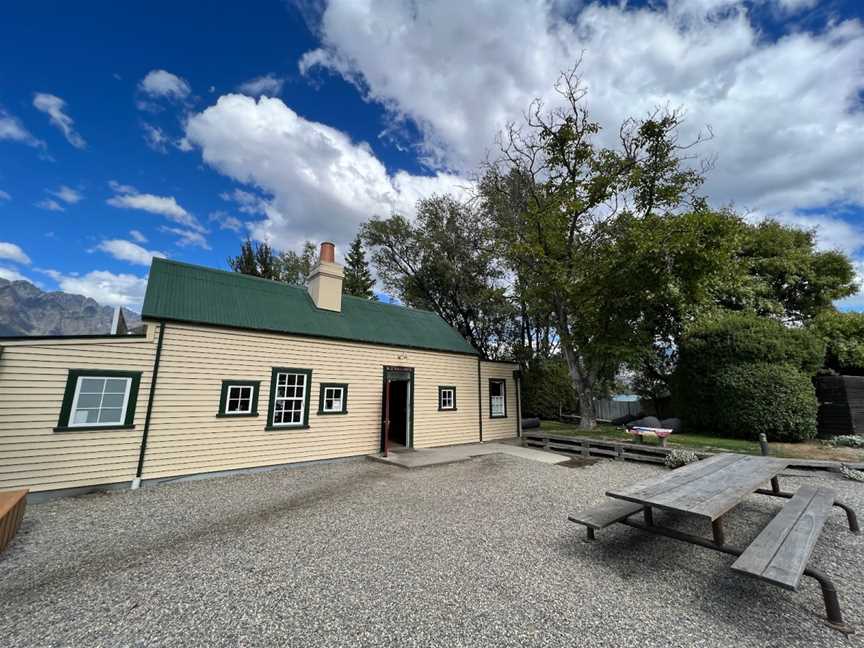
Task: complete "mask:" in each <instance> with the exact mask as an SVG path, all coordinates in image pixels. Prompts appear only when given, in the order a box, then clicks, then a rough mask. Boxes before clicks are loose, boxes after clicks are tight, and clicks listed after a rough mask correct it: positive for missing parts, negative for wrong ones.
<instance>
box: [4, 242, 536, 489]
mask: <svg viewBox="0 0 864 648" xmlns="http://www.w3.org/2000/svg"><path fill="white" fill-rule="evenodd" d="M321 259H322V260H321V262H320V263H319V265H318V266H317V267H316V268H315V270H314V271H313V273H312V275H311V277H310V281H309V285H308V288H307V289H305V290H304V289H303V288H298V287H294V286H288V285H285V284H281V283H277V282H273V281H267V280H264V279H258V278H255V277H249V276H245V275H241V274H236V273H232V272H224V271H220V270H213V269H210V268H204V267H200V266H192V265H187V264H183V263H178V262H174V261H167V260H162V259H154V261H153V265H152V267H151V269H150V276H149V281H148V286H147V294H146V297H145V300H144V307H143V312H142V318H143V320H144V322H145V323H146V330H145V332H144V333H141V334H136V335H113V336H75V337H56V338H55V337H51V338H23V339H22V338H0V490H2V489H6V488H17V487H27V488H30V489H31V490H32V491H60V492H68V491H69V489H75V490H77V489H88V488H93V487H105V486H108V485H123V484H131V485H133V486H137V485H138V484H140V483H141V482H142V481H144V482H146V481H147V480H155V479H162V478H171V477H178V476H187V475H198V474H202V473H215V472H221V471H228V470H238V469H248V468H254V467H263V466H275V465H280V464H287V463H294V462H302V461H311V460H320V459H334V458H340V457H351V456H357V455H368V454H375V453H380V452H382V451H383V450H384V449H385V446H386V447H389V448H391V449H398V448H400V447H403V446H404V447H407V448H425V447H432V446H442V445H450V444H458V443H472V442H478V441H488V440H492V439H504V438H509V437H515V436H517V435H518V434H519V384H518V371H517V369H518V367H517V365H515V364H512V363H504V362H490V361H486V360H483V359H481V358H480V357H479V355H478V353H477V351H476V350H475V349H474V348H473V347H472V346H471V345H469V344H468V343H467V342H466V341H465V340H464V339H463V338H462V337H461V335H460V334H459V333H458V332H456V331H455V330H454V329H453V328H451V327H450V326H449V325H448V324H446V323H445V322H444V320H442V319H441V318H440V317H439V316H438V315H436V314H434V313H431V312H427V311H420V310H413V309H409V308H404V307H401V306H395V305H389V304H382V303H378V302H372V301H369V300H365V299H360V298H356V297H350V296H347V295H342V268H341V266H339V265H337V264H336V263H335V262H334V260H333V246H332V244H329V243H325V244H323V245H322V249H321Z"/></svg>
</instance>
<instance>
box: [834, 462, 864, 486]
mask: <svg viewBox="0 0 864 648" xmlns="http://www.w3.org/2000/svg"><path fill="white" fill-rule="evenodd" d="M840 474H841V475H843V476H844V477H845V478H846V479H851V480H852V481H857V482H864V472H862V471H860V470H854V469H852V468H850V467H849V466H845V465H844V466H840Z"/></svg>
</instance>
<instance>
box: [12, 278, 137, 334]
mask: <svg viewBox="0 0 864 648" xmlns="http://www.w3.org/2000/svg"><path fill="white" fill-rule="evenodd" d="M123 315H124V317H125V318H126V324H127V325H128V326H129V328H132V327H134V326H137V325H138V324H140V323H141V316H140V315H139V314H138V313H135V312H133V311H130V310H128V309H126V308H124V309H123ZM113 318H114V308H113V307H111V306H102V305H100V304H99V303H97V302H96V301H95V300H93V299H90V298H89V297H84V296H83V295H70V294H68V293H64V292H45V291H43V290H40V289H39V288H37V287H36V286H34V285H33V284H32V283H30V282H29V281H7V280H6V279H0V336H4V335H82V334H88V333H110V332H111V321H112V319H113Z"/></svg>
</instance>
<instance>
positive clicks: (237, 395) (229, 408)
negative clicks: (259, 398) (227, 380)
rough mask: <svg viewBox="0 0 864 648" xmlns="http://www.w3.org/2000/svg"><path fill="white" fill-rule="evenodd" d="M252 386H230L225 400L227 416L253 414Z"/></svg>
mask: <svg viewBox="0 0 864 648" xmlns="http://www.w3.org/2000/svg"><path fill="white" fill-rule="evenodd" d="M253 391H254V389H253V387H252V385H229V386H228V394H227V397H226V399H225V413H226V414H250V413H251V412H252V392H253Z"/></svg>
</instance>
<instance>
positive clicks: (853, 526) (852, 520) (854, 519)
mask: <svg viewBox="0 0 864 648" xmlns="http://www.w3.org/2000/svg"><path fill="white" fill-rule="evenodd" d="M834 506H836V507H837V508H841V509H843V510H844V511H846V520H847V521H848V522H849V530H850V531H851V532H852V533H861V529H860V528H859V527H858V516H857V515H855V511H853V510H852V508H851V507H849V506H846V505H845V504H844V503H843V502H838V501H836V500H835V501H834Z"/></svg>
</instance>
